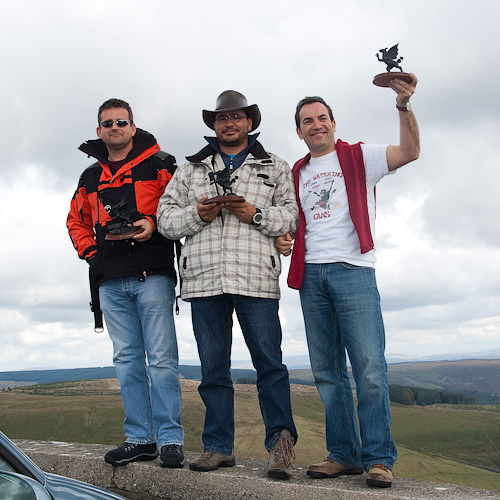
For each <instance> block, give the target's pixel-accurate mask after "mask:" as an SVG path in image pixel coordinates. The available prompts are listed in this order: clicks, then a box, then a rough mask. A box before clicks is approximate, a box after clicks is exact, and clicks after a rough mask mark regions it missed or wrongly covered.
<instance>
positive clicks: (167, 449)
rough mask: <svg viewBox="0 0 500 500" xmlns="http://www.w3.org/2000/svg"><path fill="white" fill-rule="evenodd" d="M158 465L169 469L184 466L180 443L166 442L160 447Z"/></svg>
mask: <svg viewBox="0 0 500 500" xmlns="http://www.w3.org/2000/svg"><path fill="white" fill-rule="evenodd" d="M160 465H161V466H162V467H169V468H171V469H180V468H181V467H184V453H182V446H181V445H180V444H166V445H165V446H162V447H161V453H160Z"/></svg>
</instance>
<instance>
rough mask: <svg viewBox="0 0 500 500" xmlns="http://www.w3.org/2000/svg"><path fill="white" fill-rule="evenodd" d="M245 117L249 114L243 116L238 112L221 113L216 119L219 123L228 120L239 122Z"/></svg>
mask: <svg viewBox="0 0 500 500" xmlns="http://www.w3.org/2000/svg"><path fill="white" fill-rule="evenodd" d="M245 118H248V116H242V115H239V114H237V113H235V114H234V115H219V116H218V117H217V118H216V119H215V121H216V122H217V123H226V122H236V123H238V122H239V121H240V120H243V119H245Z"/></svg>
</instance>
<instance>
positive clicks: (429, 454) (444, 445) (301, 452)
mask: <svg viewBox="0 0 500 500" xmlns="http://www.w3.org/2000/svg"><path fill="white" fill-rule="evenodd" d="M182 385H183V412H182V413H183V425H184V429H185V434H186V438H185V449H186V450H190V451H201V450H202V442H201V432H202V427H203V418H204V406H203V403H202V402H201V399H200V397H199V395H198V392H197V386H198V382H196V381H193V380H183V381H182ZM292 405H293V411H294V418H295V423H296V426H297V429H298V433H299V441H298V443H297V446H296V447H295V452H296V463H297V464H302V465H304V466H307V465H308V464H310V463H312V462H318V461H321V460H323V459H324V457H325V456H326V453H327V452H326V449H325V436H324V408H323V405H322V403H321V400H320V399H319V396H318V395H317V392H316V389H315V388H314V387H308V386H297V385H292ZM0 407H1V408H2V411H1V414H0V430H2V431H3V432H4V433H5V434H6V435H7V436H9V437H11V438H19V439H37V440H54V441H69V442H80V443H101V444H109V445H114V444H118V443H120V442H122V441H123V440H124V436H123V433H122V421H123V410H122V406H121V398H120V392H119V388H118V385H117V381H116V380H113V379H109V380H97V381H84V382H65V383H59V384H50V385H39V386H31V387H23V388H18V389H16V390H13V391H4V392H0ZM235 420H236V440H235V451H236V455H237V456H239V457H241V458H255V459H259V460H266V454H265V450H264V446H263V441H264V425H263V423H262V418H261V416H260V411H259V405H258V401H257V394H256V390H255V386H251V385H240V386H237V389H236V399H235ZM393 431H394V438H395V441H396V444H397V446H398V451H399V459H398V461H397V463H396V466H395V469H394V473H395V475H396V476H402V477H412V478H416V479H424V480H430V481H438V482H448V483H453V484H461V485H466V486H473V487H476V488H485V489H491V490H500V449H499V448H500V407H499V406H490V407H478V406H472V407H471V406H467V407H453V406H448V405H444V406H428V407H418V406H401V405H393Z"/></svg>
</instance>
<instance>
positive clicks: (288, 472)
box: [267, 429, 295, 479]
mask: <svg viewBox="0 0 500 500" xmlns="http://www.w3.org/2000/svg"><path fill="white" fill-rule="evenodd" d="M293 442H294V439H293V437H292V435H291V434H290V431H288V430H287V429H283V430H282V431H281V434H280V437H279V438H278V439H277V440H276V441H275V442H274V445H273V448H272V450H271V451H270V452H269V456H268V461H267V475H268V476H269V477H272V478H274V479H290V478H291V477H292V470H293V469H292V459H293V458H295V453H294V451H293V444H294V443H293Z"/></svg>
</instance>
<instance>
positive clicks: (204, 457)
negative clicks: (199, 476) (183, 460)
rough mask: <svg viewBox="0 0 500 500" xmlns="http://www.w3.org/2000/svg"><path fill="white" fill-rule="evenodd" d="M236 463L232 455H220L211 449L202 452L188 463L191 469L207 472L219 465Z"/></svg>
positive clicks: (230, 465) (229, 465)
mask: <svg viewBox="0 0 500 500" xmlns="http://www.w3.org/2000/svg"><path fill="white" fill-rule="evenodd" d="M235 463H236V460H235V458H234V455H221V454H220V453H214V452H213V451H206V452H205V453H202V454H201V455H200V456H199V457H198V458H197V459H196V460H193V461H192V462H191V463H190V464H189V468H190V469H191V470H197V471H200V472H207V471H209V470H215V469H218V468H219V467H232V466H233V465H234V464H235Z"/></svg>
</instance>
